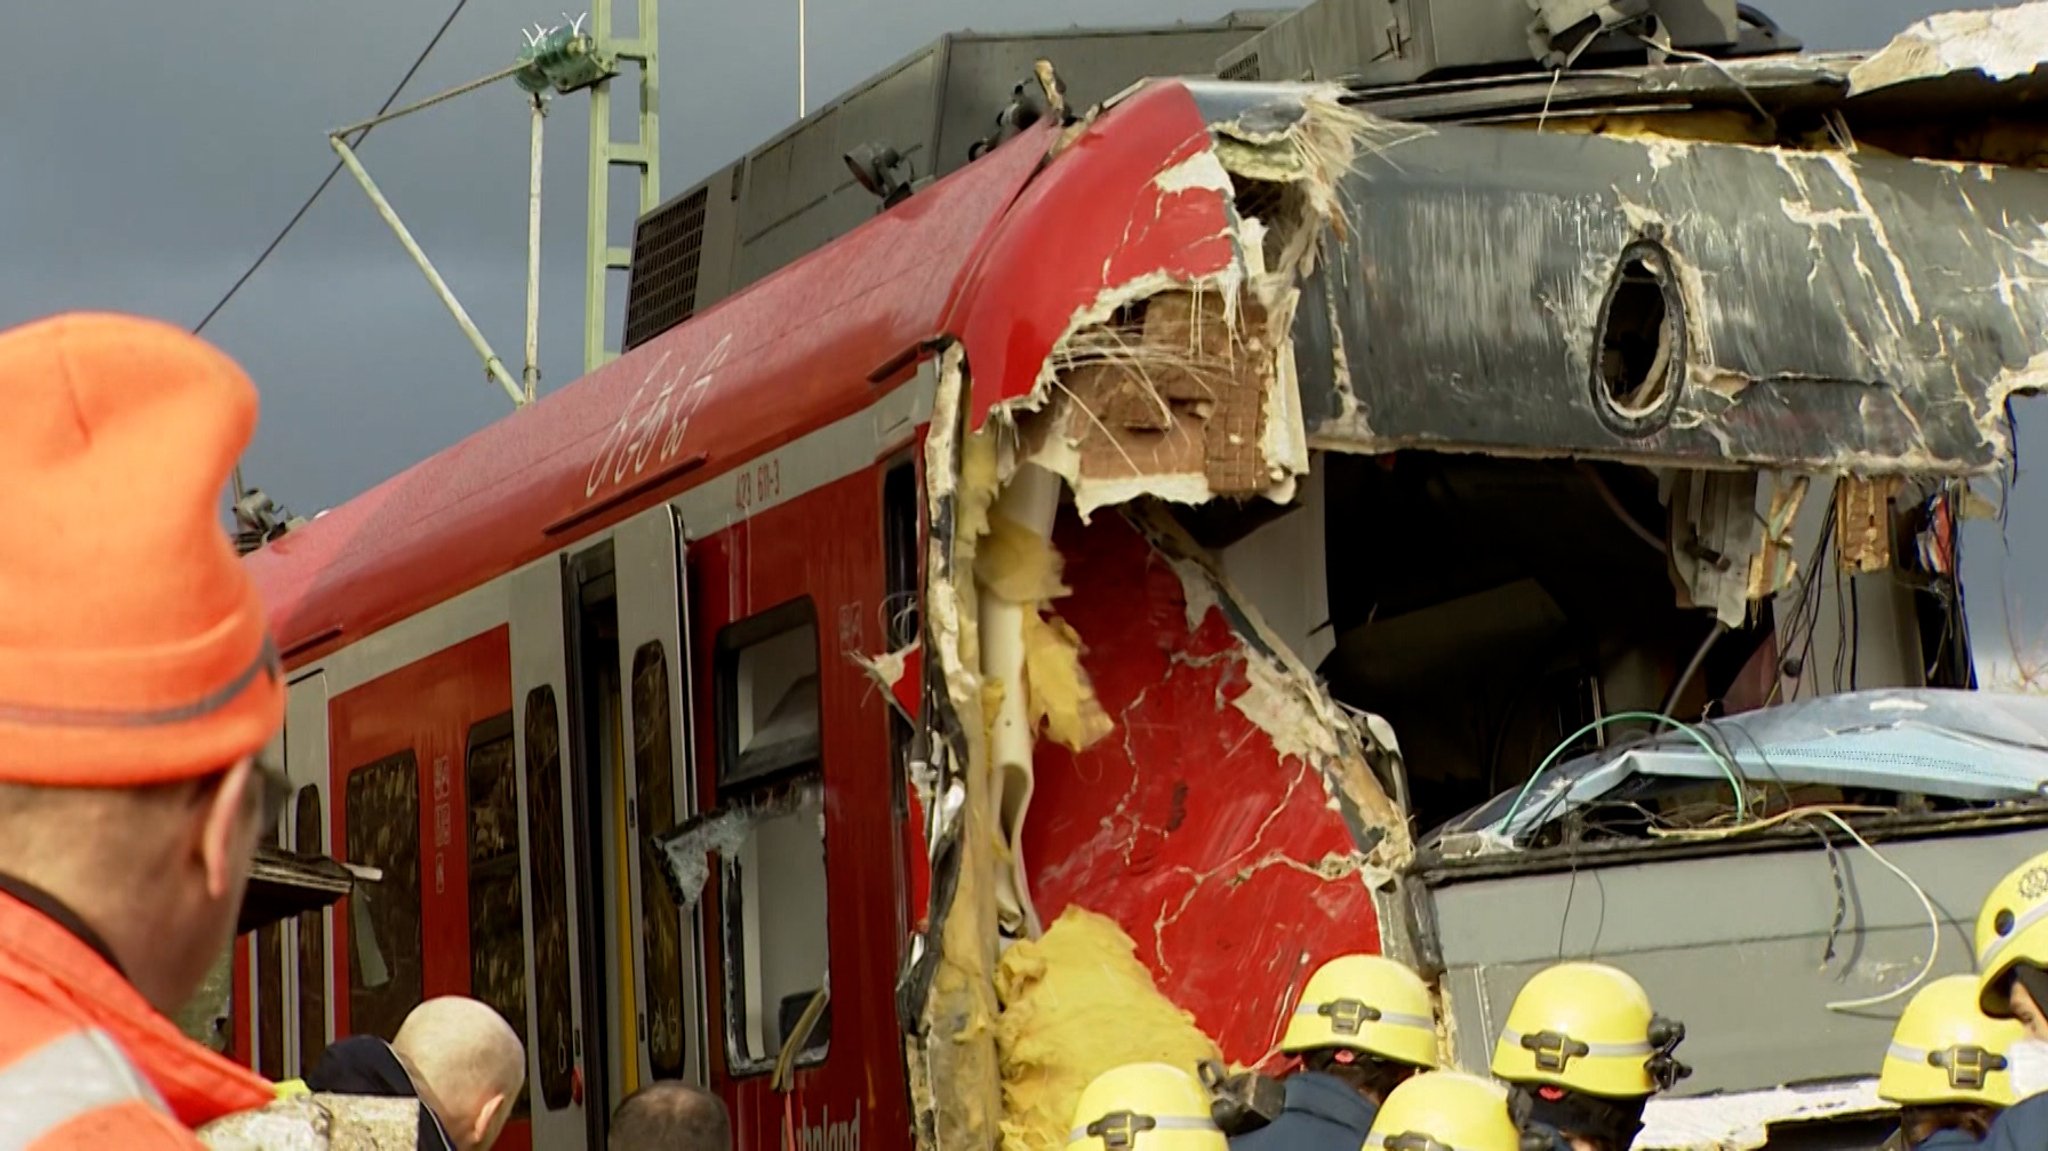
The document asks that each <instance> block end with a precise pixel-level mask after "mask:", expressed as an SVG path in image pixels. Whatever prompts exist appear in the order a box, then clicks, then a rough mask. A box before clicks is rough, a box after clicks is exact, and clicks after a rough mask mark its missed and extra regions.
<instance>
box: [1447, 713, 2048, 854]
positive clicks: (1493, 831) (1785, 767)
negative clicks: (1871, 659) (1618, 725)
mask: <svg viewBox="0 0 2048 1151" xmlns="http://www.w3.org/2000/svg"><path fill="white" fill-rule="evenodd" d="M1698 730H1699V731H1700V732H1701V733H1702V734H1703V735H1704V736H1706V737H1707V739H1708V741H1709V745H1710V746H1712V747H1713V748H1714V749H1715V750H1714V752H1713V753H1711V754H1710V753H1709V752H1708V750H1707V749H1706V748H1705V747H1702V746H1701V745H1700V744H1699V742H1697V741H1696V740H1694V739H1693V738H1692V736H1690V735H1688V734H1686V733H1685V732H1682V731H1670V732H1665V733H1662V734H1659V735H1655V736H1651V737H1649V738H1646V739H1643V740H1641V741H1639V742H1635V743H1630V744H1626V745H1623V744H1617V745H1616V746H1614V747H1611V748H1608V749H1606V750H1603V751H1598V752H1595V753H1593V754H1590V755H1582V756H1575V757H1572V758H1570V759H1567V760H1564V761H1563V762H1562V763H1559V764H1558V765H1557V766H1556V767H1553V768H1551V769H1550V770H1549V771H1548V772H1546V773H1544V774H1543V775H1542V776H1540V777H1538V778H1537V779H1536V780H1535V781H1534V782H1533V783H1532V784H1530V785H1528V786H1527V787H1526V788H1524V787H1521V786H1517V787H1516V788H1514V789H1511V790H1509V791H1506V792H1503V793H1502V794H1501V795H1499V796H1496V797H1495V798H1493V799H1492V800H1489V801H1488V802H1486V803H1485V804H1483V805H1481V806H1480V807H1478V808H1476V809H1474V810H1473V811H1471V812H1469V813H1467V814H1465V815H1463V816H1460V817H1459V818H1457V819H1454V820H1452V821H1451V822H1450V823H1448V824H1446V825H1445V826H1444V827H1442V828H1439V829H1437V830H1436V831H1434V832H1432V833H1431V834H1430V835H1429V836H1427V837H1425V839H1424V841H1423V843H1424V846H1425V847H1427V848H1430V849H1433V850H1435V851H1437V852H1440V853H1441V854H1443V855H1444V856H1446V857H1451V856H1462V855H1469V854H1487V853H1490V852H1498V851H1505V850H1510V849H1512V847H1513V845H1515V844H1518V843H1523V842H1526V841H1528V840H1529V839H1530V837H1531V836H1532V835H1534V834H1535V832H1536V831H1537V829H1538V828H1540V827H1543V826H1546V825H1549V824H1555V823H1559V822H1562V821H1565V820H1567V819H1569V818H1571V816H1572V815H1573V813H1574V812H1576V811H1578V810H1580V809H1583V808H1585V807H1587V806H1589V805H1592V804H1596V803H1601V802H1610V801H1619V799H1621V798H1636V799H1640V798H1642V796H1641V794H1640V792H1641V788H1642V787H1643V786H1644V785H1646V784H1649V781H1653V780H1657V779H1663V780H1691V781H1715V780H1722V779H1726V778H1727V777H1728V773H1729V772H1730V770H1731V769H1732V770H1733V771H1734V773H1735V774H1736V776H1737V778H1739V779H1741V780H1742V781H1743V782H1744V785H1745V787H1746V789H1747V790H1748V791H1751V792H1754V793H1757V794H1764V793H1767V792H1769V791H1771V790H1773V789H1775V790H1777V791H1780V792H1782V791H1783V790H1784V789H1785V788H1787V787H1790V786H1797V785H1825V786H1830V787H1838V788H1860V789H1869V790H1875V791H1881V792H1892V793H1901V794H1908V795H1923V796H1936V797H1940V798H1944V799H1951V800H1958V801H1963V802H1971V803H1998V802H2017V801H2026V800H2032V799H2037V798H2039V796H2040V795H2041V794H2042V789H2043V788H2044V787H2048V699H2043V698H2041V697H2038V696H2028V695H2009V694H2004V693H1999V692H1981V691H1962V690H1955V689H1947V688H1893V689H1882V690H1875V691H1857V692H1846V693H1843V694H1840V695H1828V696H1822V697H1820V698H1818V699H1811V700H1802V701H1800V702H1798V703H1791V704H1784V705H1781V706H1777V707H1770V708H1765V709H1763V710H1761V711H1754V712H1745V713H1743V714H1741V715H1733V716H1728V717H1726V718H1723V719H1716V720H1711V721H1709V722H1707V723H1704V724H1701V725H1699V729H1698ZM1717 757H1721V758H1724V759H1725V760H1726V762H1725V763H1723V762H1721V761H1720V759H1717ZM1650 785H1652V786H1653V784H1650ZM1631 788H1634V789H1635V790H1634V791H1631V790H1630V789H1631ZM1722 794H1723V795H1724V796H1726V795H1727V794H1728V793H1727V792H1726V791H1725V790H1724V791H1723V792H1722Z"/></svg>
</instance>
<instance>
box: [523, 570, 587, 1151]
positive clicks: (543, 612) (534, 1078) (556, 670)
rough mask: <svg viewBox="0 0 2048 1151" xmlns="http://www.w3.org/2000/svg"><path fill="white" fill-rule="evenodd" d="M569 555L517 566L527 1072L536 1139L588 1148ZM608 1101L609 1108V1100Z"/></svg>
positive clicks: (568, 1149) (552, 1145)
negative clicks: (567, 643)
mask: <svg viewBox="0 0 2048 1151" xmlns="http://www.w3.org/2000/svg"><path fill="white" fill-rule="evenodd" d="M564 571H565V568H564V565H563V564H562V562H561V561H560V560H558V559H550V560H547V561H545V562H542V563H538V564H534V565H532V566H530V567H528V568H526V569H524V570H522V571H519V572H517V573H515V574H514V575H513V576H512V603H511V610H512V621H513V622H512V687H513V691H512V706H513V728H512V734H513V739H514V743H515V746H516V749H517V758H518V772H517V780H516V782H517V786H518V796H519V808H520V812H521V818H522V822H523V823H524V826H525V832H526V842H527V854H526V859H527V873H526V885H525V886H526V890H525V894H524V899H523V900H522V902H523V904H524V915H525V920H526V923H525V927H526V946H527V948H528V953H527V970H528V971H529V972H531V973H532V978H531V979H529V980H528V981H527V992H526V998H527V1003H528V1007H529V1009H530V1011H531V1013H532V1014H531V1016H530V1018H531V1019H532V1026H531V1028H530V1030H529V1031H528V1034H527V1075H528V1094H529V1097H530V1100H531V1102H530V1104H529V1106H530V1108H531V1118H532V1123H533V1145H534V1146H535V1147H537V1148H540V1147H544V1148H548V1149H549V1151H588V1149H590V1148H593V1147H602V1146H603V1144H602V1143H601V1142H600V1143H595V1144H593V1143H590V1142H588V1140H589V1131H590V1124H591V1119H592V1115H591V1108H590V1107H589V1106H588V1100H587V1097H586V1091H585V1085H584V1074H583V1071H582V1065H583V1062H584V1050H585V1048H584V1018H585V1015H586V1013H587V1008H586V1007H585V1002H586V1001H585V998H584V995H583V986H584V984H583V974H584V972H583V966H584V957H583V948H582V945H581V939H582V932H581V931H580V930H579V929H578V924H579V922H580V919H581V915H580V912H581V903H580V900H579V893H578V891H577V884H576V882H575V875H576V872H575V869H574V861H575V860H576V859H577V858H578V856H579V850H580V849H579V846H578V844H579V840H580V839H581V837H580V836H578V835H577V834H576V830H577V829H576V825H575V823H574V821H573V819H572V818H571V812H572V810H573V804H572V802H571V800H572V797H573V796H574V795H575V777H574V775H573V773H572V767H573V764H574V762H575V759H576V757H575V756H574V755H573V754H571V747H572V745H571V743H570V732H571V728H570V724H569V715H570V711H569V701H570V696H569V665H568V660H567V658H566V654H565V649H564V637H565V636H566V635H567V634H568V625H567V620H566V619H565V612H564V607H565V602H564V601H565V597H564V594H563V579H564ZM599 1110H601V1108H600V1109H599Z"/></svg>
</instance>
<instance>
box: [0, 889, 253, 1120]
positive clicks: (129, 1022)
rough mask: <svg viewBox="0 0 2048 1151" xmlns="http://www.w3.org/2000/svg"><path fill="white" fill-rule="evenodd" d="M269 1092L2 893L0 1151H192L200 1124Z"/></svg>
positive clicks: (67, 936)
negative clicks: (167, 1150) (172, 1150)
mask: <svg viewBox="0 0 2048 1151" xmlns="http://www.w3.org/2000/svg"><path fill="white" fill-rule="evenodd" d="M271 1097H272V1089H271V1086H270V1084H269V1083H268V1082H266V1081H265V1080H264V1079H263V1078H262V1077H261V1076H259V1075H257V1074H256V1073H255V1072H253V1071H250V1070H248V1069H247V1068H243V1067H237V1066H236V1065H234V1064H233V1063H230V1062H228V1061H227V1060H225V1059H223V1058H221V1057H220V1056H218V1055H216V1054H214V1053H213V1052H211V1051H208V1050H207V1049H206V1048H204V1047H202V1046H200V1045H199V1044H197V1043H194V1042H192V1041H191V1040H190V1039H187V1038H186V1037H185V1036H184V1034H183V1033H182V1032H180V1031H179V1030H178V1028H177V1026H176V1025H175V1024H173V1023H172V1022H171V1021H170V1020H168V1019H166V1018H164V1017H163V1016H162V1015H161V1014H159V1013H158V1012H157V1011H156V1010H155V1009H154V1008H152V1007H151V1006H150V1005H149V1003H148V1001H147V1000H145V999H143V998H142V995H141V993H140V992H138V991H136V990H135V988H134V987H133V986H131V985H130V984H129V983H128V981H127V979H126V978H124V977H123V976H122V975H121V973H120V972H119V971H118V970H116V969H115V968H114V966H113V965H112V964H111V963H110V962H109V961H108V960H107V959H105V958H103V957H102V956H101V954H100V953H99V952H98V951H97V950H95V949H94V948H93V947H92V946H91V945H90V944H88V943H86V942H85V941H84V940H82V939H81V938H80V937H79V936H77V935H75V934H73V933H72V932H71V931H69V930H66V929H65V927H64V926H63V925H61V924H59V923H58V922H57V921H56V920H54V919H52V918H51V917H50V916H48V915H46V914H44V913H43V912H42V911H39V910H37V909H36V908H34V907H31V906H29V905H28V904H27V903H24V902H23V901H22V900H20V899H19V898H16V897H15V896H14V895H12V894H9V893H8V892H6V891H0V1151H87V1149H88V1148H91V1149H94V1151H98V1149H101V1148H121V1149H123V1151H158V1149H160V1148H178V1149H180V1151H188V1149H191V1148H196V1147H198V1146H200V1143H199V1141H198V1139H196V1138H195V1137H194V1136H193V1135H192V1133H191V1131H192V1129H193V1128H196V1127H199V1126H201V1125H203V1124H205V1123H209V1122H211V1121H213V1120H215V1119H218V1118H220V1117H221V1116H223V1115H227V1114H229V1113H232V1112H235V1111H244V1110H249V1109H252V1108H256V1107H261V1106H263V1105H265V1104H266V1103H268V1102H269V1101H270V1099H271Z"/></svg>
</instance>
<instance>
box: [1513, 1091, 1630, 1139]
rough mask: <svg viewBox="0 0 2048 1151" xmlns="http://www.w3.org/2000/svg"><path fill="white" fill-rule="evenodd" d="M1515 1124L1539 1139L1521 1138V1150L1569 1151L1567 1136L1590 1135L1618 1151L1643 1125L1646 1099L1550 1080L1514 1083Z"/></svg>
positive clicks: (1590, 1137) (1589, 1137) (1582, 1136)
mask: <svg viewBox="0 0 2048 1151" xmlns="http://www.w3.org/2000/svg"><path fill="white" fill-rule="evenodd" d="M1510 1100H1511V1102H1512V1106H1511V1114H1512V1115H1513V1118H1514V1120H1515V1125H1516V1126H1517V1127H1520V1128H1521V1129H1522V1130H1523V1131H1524V1132H1527V1133H1530V1134H1531V1135H1534V1136H1536V1137H1537V1138H1539V1139H1541V1141H1542V1145H1541V1146H1534V1145H1531V1144H1532V1143H1533V1142H1534V1140H1525V1142H1524V1146H1523V1151H1549V1149H1550V1148H1552V1147H1555V1148H1556V1149H1557V1151H1571V1141H1570V1139H1569V1138H1568V1136H1571V1135H1577V1136H1580V1137H1581V1138H1587V1139H1594V1140H1598V1141H1599V1142H1601V1143H1603V1144H1606V1145H1607V1146H1608V1147H1611V1148H1614V1149H1615V1151H1622V1149H1625V1148H1627V1147H1628V1146H1629V1145H1630V1144H1632V1143H1634V1142H1635V1139H1636V1135H1637V1134H1639V1133H1640V1132H1641V1131H1642V1129H1643V1107H1644V1105H1645V1104H1646V1103H1648V1102H1649V1100H1648V1099H1607V1098H1602V1097H1600V1096H1596V1095H1587V1094H1584V1093H1582V1092H1578V1091H1573V1090H1571V1089H1569V1088H1566V1087H1558V1086H1555V1085H1554V1084H1548V1083H1544V1084H1537V1085H1534V1086H1530V1085H1525V1084H1519V1083H1518V1084H1515V1085H1514V1087H1513V1089H1512V1092H1511V1094H1510Z"/></svg>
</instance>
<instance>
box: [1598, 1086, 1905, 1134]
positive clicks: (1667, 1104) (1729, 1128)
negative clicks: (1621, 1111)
mask: <svg viewBox="0 0 2048 1151" xmlns="http://www.w3.org/2000/svg"><path fill="white" fill-rule="evenodd" d="M1897 1110H1898V1109H1897V1107H1895V1106H1894V1105H1893V1104H1890V1103H1887V1102H1885V1101H1884V1100H1882V1099H1880V1098H1878V1097H1877V1080H1875V1079H1857V1080H1852V1081H1850V1082H1847V1083H1815V1084H1802V1085H1799V1086H1792V1087H1771V1088H1766V1089H1764V1090H1761V1091H1737V1092H1732V1093H1730V1094H1727V1095H1714V1096H1706V1097H1700V1098H1692V1099H1673V1098H1669V1097H1665V1098H1656V1099H1651V1100H1650V1102H1649V1105H1648V1106H1646V1107H1644V1108H1643V1130H1642V1133H1641V1134H1639V1135H1637V1136H1636V1141H1635V1144H1634V1145H1633V1151H1754V1149H1755V1148H1759V1147H1763V1146H1764V1145H1766V1144H1767V1143H1769V1142H1770V1141H1771V1140H1772V1138H1773V1137H1774V1136H1776V1135H1778V1134H1780V1133H1781V1132H1782V1130H1783V1129H1784V1128H1786V1127H1791V1126H1799V1125H1804V1124H1816V1123H1827V1124H1829V1125H1830V1127H1834V1126H1835V1125H1838V1124H1841V1123H1844V1122H1850V1121H1861V1122H1867V1123H1873V1124H1876V1125H1878V1126H1879V1127H1880V1129H1879V1130H1876V1131H1872V1132H1868V1133H1867V1138H1866V1139H1865V1140H1862V1141H1858V1142H1855V1143H1849V1144H1847V1145H1848V1146H1857V1147H1875V1146H1878V1145H1879V1144H1880V1143H1881V1142H1882V1141H1883V1139H1884V1138H1885V1136H1886V1135H1889V1134H1890V1131H1889V1130H1884V1129H1882V1128H1885V1127H1892V1126H1896V1125H1897V1123H1898V1119H1897Z"/></svg>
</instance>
